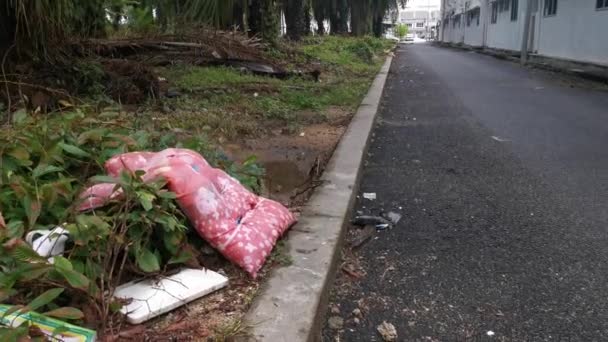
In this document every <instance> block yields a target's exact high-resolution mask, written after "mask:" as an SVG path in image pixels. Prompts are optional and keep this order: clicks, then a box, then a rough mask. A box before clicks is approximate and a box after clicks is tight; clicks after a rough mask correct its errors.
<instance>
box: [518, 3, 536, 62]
mask: <svg viewBox="0 0 608 342" xmlns="http://www.w3.org/2000/svg"><path fill="white" fill-rule="evenodd" d="M532 1H537V0H526V15H525V17H524V34H523V37H522V38H521V54H520V56H521V64H522V65H525V64H526V63H527V62H528V43H529V41H530V21H531V20H532Z"/></svg>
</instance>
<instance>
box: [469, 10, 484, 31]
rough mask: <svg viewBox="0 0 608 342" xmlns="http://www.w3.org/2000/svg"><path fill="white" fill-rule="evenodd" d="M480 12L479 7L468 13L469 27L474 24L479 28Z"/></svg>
mask: <svg viewBox="0 0 608 342" xmlns="http://www.w3.org/2000/svg"><path fill="white" fill-rule="evenodd" d="M480 12H481V10H480V9H479V7H476V8H473V9H472V10H470V11H468V12H467V27H468V26H471V23H473V22H474V23H475V24H476V25H477V26H479V17H480V15H479V14H480Z"/></svg>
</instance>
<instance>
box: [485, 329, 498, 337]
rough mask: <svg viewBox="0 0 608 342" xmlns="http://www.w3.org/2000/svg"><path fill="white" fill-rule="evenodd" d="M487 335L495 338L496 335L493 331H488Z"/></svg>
mask: <svg viewBox="0 0 608 342" xmlns="http://www.w3.org/2000/svg"><path fill="white" fill-rule="evenodd" d="M486 335H488V336H494V335H496V334H495V333H494V332H493V331H492V330H488V332H487V333H486Z"/></svg>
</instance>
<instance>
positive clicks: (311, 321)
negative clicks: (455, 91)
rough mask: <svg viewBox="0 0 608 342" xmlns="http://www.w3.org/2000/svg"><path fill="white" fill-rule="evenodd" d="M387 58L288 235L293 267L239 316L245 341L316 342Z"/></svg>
mask: <svg viewBox="0 0 608 342" xmlns="http://www.w3.org/2000/svg"><path fill="white" fill-rule="evenodd" d="M391 62H392V57H388V58H387V60H386V62H385V63H384V66H383V67H382V69H381V70H380V72H379V73H378V75H377V76H376V78H375V80H374V82H373V84H372V86H371V87H370V89H369V91H368V93H367V95H366V96H365V98H364V99H363V102H362V103H361V105H360V106H359V109H358V110H357V113H356V114H355V116H354V117H353V119H352V121H351V123H350V125H349V127H348V129H347V131H346V132H345V133H344V136H343V137H342V139H341V140H340V143H339V144H338V147H337V148H336V150H335V152H334V154H333V156H332V158H331V160H330V161H329V163H328V165H327V168H326V169H325V172H324V173H323V177H322V178H321V180H322V181H323V185H322V186H321V187H319V188H317V190H316V191H315V193H314V194H313V195H312V197H311V198H310V201H309V202H308V205H307V206H306V208H305V209H304V211H303V213H302V215H301V217H300V221H299V222H298V224H297V225H296V226H294V227H293V228H292V229H291V231H290V232H289V238H288V239H287V247H288V251H289V252H288V253H289V255H290V257H291V258H292V260H293V263H292V264H291V265H290V266H288V267H283V268H279V269H276V270H274V272H273V274H272V275H271V277H270V278H269V279H268V281H267V282H266V284H265V285H264V287H263V288H262V290H261V292H260V294H259V295H258V296H257V297H256V299H255V300H254V303H253V305H252V307H251V309H250V311H249V312H248V313H247V315H246V316H245V324H247V325H248V326H251V327H252V329H251V336H250V338H249V340H251V341H272V342H275V341H277V342H279V341H290V342H304V341H319V340H320V339H321V335H320V332H321V328H322V325H323V319H324V310H325V307H326V306H327V300H328V295H329V289H330V287H331V284H332V283H333V280H334V277H335V271H336V264H337V262H338V260H339V258H340V248H341V244H342V240H343V235H344V234H343V231H344V229H343V228H344V226H345V225H346V224H347V223H348V221H349V213H350V210H351V209H352V206H353V204H354V200H355V198H356V191H357V188H358V181H359V171H360V168H361V164H362V161H363V157H364V155H365V153H366V151H367V146H368V141H369V136H370V132H371V130H372V127H373V124H374V120H375V118H376V114H377V112H378V106H379V104H380V99H381V97H382V92H383V90H384V84H385V83H386V78H387V75H388V72H389V69H390V65H391Z"/></svg>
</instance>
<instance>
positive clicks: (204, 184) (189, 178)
mask: <svg viewBox="0 0 608 342" xmlns="http://www.w3.org/2000/svg"><path fill="white" fill-rule="evenodd" d="M105 168H106V170H107V172H108V174H110V175H112V176H118V175H119V174H120V173H121V172H122V171H123V170H126V171H129V172H135V171H137V170H142V171H144V172H145V174H144V176H143V178H144V180H153V179H156V178H158V177H162V178H164V179H165V180H166V181H167V187H168V188H169V190H171V191H172V192H174V193H175V194H176V200H177V202H178V204H179V205H180V207H181V208H182V210H183V211H184V213H185V214H186V216H187V217H188V218H189V219H190V222H191V223H192V225H193V227H194V228H195V229H196V230H197V232H198V233H199V234H200V235H201V236H202V237H203V238H204V239H205V240H207V242H209V243H210V244H211V245H212V246H213V247H214V248H216V249H217V250H218V251H219V252H220V253H222V254H223V255H224V257H226V258H227V259H228V260H230V261H231V262H233V263H235V264H237V265H239V266H240V267H241V268H243V269H244V270H246V271H247V272H248V273H249V274H250V275H251V276H252V277H256V275H257V272H258V271H259V270H260V268H261V267H262V265H263V264H264V262H265V260H266V258H267V257H268V255H270V252H271V251H272V249H273V247H274V245H275V244H276V241H277V239H278V238H279V237H281V236H282V235H283V233H285V231H286V230H287V229H288V228H289V227H290V226H291V225H293V224H294V223H295V217H294V215H293V214H292V213H291V212H290V211H289V210H288V209H287V208H285V207H284V206H283V205H281V204H280V203H278V202H275V201H272V200H269V199H265V198H261V197H258V196H257V195H255V194H253V193H251V192H250V191H248V190H247V189H246V188H245V187H244V186H243V185H241V183H239V182H238V181H237V180H236V179H234V178H232V177H231V176H229V175H228V174H227V173H225V172H224V171H222V170H220V169H216V168H213V167H211V166H210V165H209V163H207V161H206V160H205V159H204V158H203V157H202V156H201V155H199V154H198V153H196V152H194V151H191V150H185V149H167V150H164V151H161V152H158V153H151V152H140V153H138V152H135V153H126V154H122V155H118V156H115V157H113V158H111V159H110V160H108V161H107V162H106V164H105ZM114 189H115V185H114V184H97V185H94V186H93V187H91V188H89V189H87V190H86V191H85V192H84V193H83V194H82V195H81V197H82V198H83V199H84V201H83V203H82V205H81V206H80V209H81V210H88V209H94V208H97V207H100V206H102V205H103V204H105V203H106V202H107V201H108V200H110V199H111V198H113V197H115V196H120V193H119V191H114Z"/></svg>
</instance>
